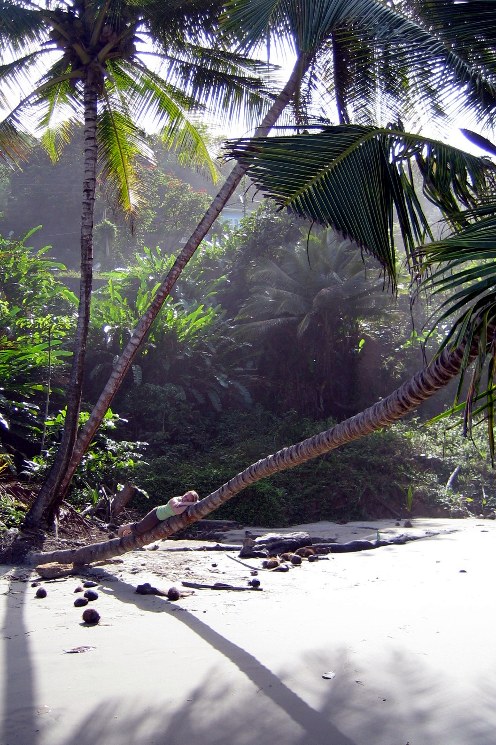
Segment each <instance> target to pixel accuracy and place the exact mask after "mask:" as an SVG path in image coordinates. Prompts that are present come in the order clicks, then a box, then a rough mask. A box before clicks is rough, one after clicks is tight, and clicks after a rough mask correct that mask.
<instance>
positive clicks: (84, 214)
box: [25, 79, 97, 527]
mask: <svg viewBox="0 0 496 745" xmlns="http://www.w3.org/2000/svg"><path fill="white" fill-rule="evenodd" d="M96 128H97V88H96V85H95V83H94V82H92V81H91V79H89V80H87V81H86V82H85V87H84V181H83V201H82V209H81V279H80V285H79V308H78V322H77V328H76V336H75V339H74V347H73V357H72V368H71V375H70V379H69V385H68V390H67V412H66V417H65V424H64V430H63V434H62V441H61V443H60V446H59V449H58V451H57V454H56V456H55V461H54V463H53V465H52V467H51V469H50V471H49V473H48V476H47V478H46V479H45V481H44V483H43V485H42V487H41V489H40V491H39V493H38V496H37V498H36V501H35V502H34V504H33V506H32V508H31V510H30V511H29V513H28V515H27V517H26V521H25V525H26V526H27V527H35V526H37V525H38V524H39V522H40V520H41V518H42V516H43V513H44V512H45V510H47V511H48V515H47V517H48V518H53V516H54V515H55V512H56V509H57V507H58V505H59V504H60V502H61V500H59V499H58V494H59V493H60V486H61V483H62V481H63V480H64V478H65V474H66V473H67V468H68V466H69V463H70V461H71V457H72V453H73V450H74V443H75V442H76V437H77V431H78V424H79V410H80V406H81V395H82V387H83V376H84V360H85V356H86V341H87V338H88V327H89V319H90V303H91V288H92V282H93V213H94V205H95V189H96V167H97V140H96Z"/></svg>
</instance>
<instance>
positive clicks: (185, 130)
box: [0, 0, 264, 522]
mask: <svg viewBox="0 0 496 745" xmlns="http://www.w3.org/2000/svg"><path fill="white" fill-rule="evenodd" d="M221 8H222V4H221V3H220V2H216V0H205V1H204V2H201V3H196V4H194V5H193V6H192V5H191V4H189V3H184V2H171V3H163V2H160V0H132V1H131V0H69V2H65V1H64V0H49V1H48V2H46V3H45V2H44V3H41V2H37V1H36V0H21V1H20V2H19V1H18V0H15V1H14V0H1V2H0V13H1V17H2V23H1V26H0V45H1V48H2V51H3V52H4V59H6V60H9V61H6V62H4V64H3V65H2V66H1V67H0V85H1V86H2V87H1V93H2V100H1V101H0V104H1V105H2V108H3V109H4V111H5V112H6V115H5V116H4V118H3V120H2V121H1V122H0V151H1V153H2V155H3V156H4V158H6V159H8V160H10V161H11V162H14V163H18V162H19V161H20V160H21V159H22V158H24V157H26V156H27V150H28V146H29V145H30V142H31V141H32V137H31V136H30V134H31V132H33V131H34V132H35V133H42V142H43V144H44V145H45V147H46V149H47V150H48V152H49V154H50V155H51V157H52V158H53V159H56V158H57V157H58V155H59V154H60V151H61V148H62V147H63V145H64V143H65V142H66V141H67V140H68V138H69V137H70V133H71V128H72V126H73V125H74V124H75V122H76V121H78V120H80V119H82V120H83V121H84V178H83V185H82V186H83V189H82V192H83V198H82V212H81V283H80V297H79V311H78V324H77V331H76V336H75V341H74V352H73V358H72V371H71V376H70V381H69V385H68V390H67V413H66V424H65V428H64V434H63V439H62V442H61V445H60V448H59V450H58V453H57V457H56V461H55V463H54V465H53V467H52V469H51V471H50V474H49V476H48V478H47V480H46V481H45V483H44V485H43V487H42V489H41V492H40V500H39V502H38V503H37V505H36V507H35V509H34V510H33V512H32V514H31V516H30V521H31V522H36V520H37V519H38V517H39V515H40V506H41V505H42V504H47V503H49V502H50V500H51V497H52V495H53V494H54V493H57V491H58V488H59V484H60V480H61V477H62V475H63V474H64V473H65V470H66V467H67V463H68V461H69V459H70V457H71V454H72V451H73V446H74V442H75V438H76V435H77V428H78V419H79V409H80V402H81V390H82V381H83V368H84V359H85V351H86V340H87V334H88V319H89V310H90V298H91V289H92V265H93V213H94V202H95V189H96V179H97V175H98V174H99V176H100V179H101V180H102V181H103V182H104V183H105V187H106V189H108V191H110V192H111V193H112V194H113V195H114V196H115V198H116V199H117V201H118V203H119V204H120V205H121V207H123V208H124V210H126V211H127V213H128V214H129V216H130V217H131V219H132V215H133V212H134V211H135V210H136V209H137V208H138V207H139V181H138V166H139V161H140V159H143V158H145V159H146V158H150V157H151V153H150V150H149V148H148V146H147V140H146V136H145V132H144V130H143V129H142V128H141V126H142V125H143V123H144V122H146V121H147V120H151V121H154V122H155V124H156V125H158V127H159V128H160V130H161V134H162V136H163V138H164V139H165V141H166V142H167V144H168V145H169V147H173V148H175V149H179V150H180V151H181V152H182V153H183V154H185V155H187V157H188V159H189V160H190V162H192V163H197V164H200V163H201V164H203V165H207V166H208V167H209V168H210V170H211V172H212V174H213V173H214V168H213V164H212V162H211V160H210V157H209V155H208V151H207V148H206V146H205V144H204V142H203V140H202V137H201V136H200V134H199V131H198V130H197V129H196V127H195V126H194V120H193V119H192V118H191V114H192V113H194V112H195V111H196V112H198V111H209V112H219V111H227V113H228V114H229V115H231V116H236V115H238V114H239V113H240V111H241V110H242V109H246V110H248V111H249V110H253V108H255V109H256V111H257V112H258V111H260V110H261V109H263V106H264V102H263V96H260V95H259V94H260V93H261V83H260V79H259V78H258V73H259V72H260V65H258V64H257V63H256V62H254V61H250V60H249V59H247V58H244V57H242V56H240V55H238V54H235V53H232V52H229V51H228V50H227V49H226V48H225V45H223V43H221V42H219V43H218V42H217V41H216V35H217V30H218V20H217V19H218V15H219V12H220V10H221ZM12 90H13V91H14V94H15V93H17V94H18V97H19V101H18V102H17V101H15V100H14V102H13V103H12V100H11V98H9V94H11V91H12ZM26 91H29V92H28V93H27V94H26ZM14 98H15V96H14Z"/></svg>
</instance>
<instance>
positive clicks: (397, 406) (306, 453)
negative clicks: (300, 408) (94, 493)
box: [31, 339, 479, 564]
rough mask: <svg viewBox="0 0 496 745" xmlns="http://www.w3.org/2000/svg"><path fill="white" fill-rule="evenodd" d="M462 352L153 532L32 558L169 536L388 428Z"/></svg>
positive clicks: (76, 559) (93, 557)
mask: <svg viewBox="0 0 496 745" xmlns="http://www.w3.org/2000/svg"><path fill="white" fill-rule="evenodd" d="M478 341H479V340H478V339H477V340H476V342H475V343H473V344H472V346H471V354H470V358H471V359H473V358H474V357H475V355H476V354H477V345H478ZM463 356H464V345H463V344H462V345H460V346H459V347H457V348H456V349H455V350H453V351H449V349H447V348H445V349H444V351H443V352H442V353H441V355H440V356H439V357H438V358H437V359H436V360H435V361H434V362H432V363H431V364H430V365H427V366H426V367H424V368H423V370H421V371H420V372H418V373H417V374H416V375H415V376H414V377H413V378H411V379H410V380H408V381H407V382H406V383H404V384H403V385H402V386H401V387H400V388H397V389H396V391H394V392H393V393H392V394H391V395H390V396H388V397H387V398H385V399H383V400H382V401H379V402H378V403H376V404H374V405H373V406H370V407H369V408H368V409H365V411H362V412H361V413H360V414H356V415H355V416H353V417H351V418H350V419H347V420H346V421H344V422H340V423H339V424H336V425H335V426H334V427H332V428H331V429H328V430H326V431H325V432H321V433H320V434H317V435H314V436H313V437H309V438H308V439H306V440H303V441H302V442H299V443H297V444H296V445H291V446H289V447H286V448H283V449H282V450H279V451H278V452H277V453H274V454H273V455H269V456H267V457H266V458H263V459H262V460H259V461H258V462H257V463H253V464H252V465H251V466H249V467H248V468H246V469H245V470H244V471H242V472H241V473H239V474H238V475H237V476H235V477H234V478H233V479H231V480H230V481H228V482H227V483H226V484H223V485H222V486H221V487H220V489H217V491H215V492H212V494H209V495H208V496H207V497H205V498H204V499H202V500H201V501H200V502H198V503H197V504H195V505H192V506H191V507H189V508H188V509H187V510H186V512H185V513H183V514H182V515H179V516H177V517H172V518H169V519H168V520H164V522H163V523H161V524H160V525H158V526H157V527H156V528H154V530H151V531H150V532H148V533H144V534H143V535H140V536H134V535H131V536H126V537H125V538H120V539H119V538H115V539H113V540H110V541H106V542H105V543H95V544H93V545H90V546H84V547H82V548H78V549H69V550H62V551H52V552H50V553H45V554H43V553H42V554H34V555H32V556H31V559H32V560H33V561H35V562H36V563H38V564H41V563H44V562H50V561H56V562H59V563H74V564H89V563H91V562H94V561H102V560H105V559H109V558H111V557H113V556H119V555H120V554H124V553H126V552H127V551H132V550H133V549H135V548H139V547H141V546H144V545H146V544H148V543H151V542H152V541H156V540H158V539H161V538H168V537H169V536H170V535H173V534H174V533H177V531H178V530H182V529H183V528H185V527H187V526H188V525H191V524H192V523H194V522H196V521H197V520H200V519H201V518H203V517H205V516H206V515H208V514H210V513H211V512H213V511H214V510H216V509H217V508H218V507H220V506H221V505H222V504H224V502H227V501H228V500H229V499H231V498H232V497H234V496H235V494H238V493H239V492H240V491H242V490H243V489H245V488H246V487H247V486H250V485H251V484H254V483H255V482H257V481H259V480H260V479H263V478H267V477H268V476H272V475H273V474H274V473H278V472H279V471H285V470H287V469H289V468H294V467H295V466H299V465H301V464H302V463H305V462H306V461H308V460H311V459H312V458H316V457H317V456H319V455H323V454H324V453H329V452H330V451H331V450H335V449H336V448H338V447H340V446H341V445H345V444H347V443H349V442H353V440H358V439H359V438H361V437H363V436H364V435H368V434H370V433H371V432H374V431H375V430H378V429H382V428H384V427H389V426H390V425H391V424H393V423H394V422H395V421H397V420H398V419H401V418H403V417H404V416H406V414H409V413H410V412H411V411H413V410H414V409H416V408H417V407H418V405H419V404H420V403H421V402H422V401H425V400H426V399H428V398H430V397H431V396H432V395H433V394H434V393H435V392H436V391H438V390H439V389H440V388H443V387H444V386H446V385H447V384H448V383H449V382H450V381H451V380H452V379H453V378H454V377H455V376H456V375H457V374H458V373H459V371H460V367H461V364H462V360H463Z"/></svg>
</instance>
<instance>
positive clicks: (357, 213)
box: [227, 125, 494, 285]
mask: <svg viewBox="0 0 496 745" xmlns="http://www.w3.org/2000/svg"><path fill="white" fill-rule="evenodd" d="M227 153H228V155H229V156H231V157H234V158H236V160H238V162H240V163H242V164H243V165H244V166H246V167H247V169H248V175H249V176H250V177H251V178H252V179H253V181H254V183H255V184H256V186H257V187H258V188H259V189H260V190H261V191H263V193H264V194H265V195H266V196H268V197H270V198H272V199H274V200H275V201H276V202H277V203H278V204H279V205H280V206H281V208H285V209H287V210H289V211H290V212H294V213H296V214H298V215H300V216H302V217H307V218H310V219H312V220H314V221H316V222H318V223H320V224H322V225H326V226H330V227H333V228H335V229H336V230H338V231H339V232H340V233H342V234H343V235H345V236H346V237H348V238H351V239H352V240H353V241H355V242H356V243H357V244H358V245H359V246H361V247H362V248H364V249H365V250H366V251H368V252H369V253H370V254H372V255H373V256H374V257H375V258H376V259H377V260H378V261H379V262H380V263H381V265H382V266H383V268H384V269H385V271H386V272H387V274H388V276H389V277H390V279H391V281H392V283H393V285H394V283H395V277H396V253H395V248H396V247H395V237H394V229H393V228H394V217H395V216H396V218H397V220H398V223H399V227H400V230H401V235H402V238H403V242H404V245H405V248H406V251H407V256H408V258H409V261H410V262H411V264H412V265H413V266H416V264H417V258H416V255H415V247H416V245H417V244H418V242H419V241H420V240H421V239H422V238H423V235H424V234H425V233H427V234H429V231H430V228H429V222H428V219H427V217H426V215H425V212H424V210H423V208H422V206H421V203H420V200H419V199H418V198H417V191H418V186H417V185H416V183H415V180H414V174H413V172H412V171H411V170H409V164H410V162H413V163H415V164H416V166H417V167H418V169H419V171H420V173H421V175H422V177H423V190H424V192H425V193H426V194H427V196H428V197H429V198H430V199H431V200H432V201H433V202H434V203H435V204H437V205H438V206H439V207H440V208H441V209H442V210H443V211H444V213H445V214H446V215H447V217H448V218H449V219H450V220H451V221H452V222H453V223H458V222H460V221H463V220H464V216H463V212H462V210H461V207H460V203H461V204H464V205H467V206H472V205H474V204H475V203H476V199H477V197H478V196H479V195H480V194H481V193H485V192H486V191H487V190H488V188H489V184H488V181H489V174H490V173H491V172H492V171H493V168H494V167H493V166H492V164H491V163H490V162H488V161H486V160H484V159H480V158H476V157H475V156H472V155H469V154H467V153H464V152H462V151H461V150H458V149H456V148H453V147H450V146H448V145H445V144H444V143H441V142H438V141H436V140H431V139H428V138H425V137H420V136H418V135H411V134H407V133H404V132H401V131H397V130H388V129H380V128H375V127H360V126H357V125H353V126H351V125H348V126H345V125H343V126H338V127H328V128H326V129H325V130H324V131H323V132H321V133H319V134H304V135H296V136H293V137H271V138H264V139H257V140H255V141H249V140H239V141H237V142H230V143H228V145H227Z"/></svg>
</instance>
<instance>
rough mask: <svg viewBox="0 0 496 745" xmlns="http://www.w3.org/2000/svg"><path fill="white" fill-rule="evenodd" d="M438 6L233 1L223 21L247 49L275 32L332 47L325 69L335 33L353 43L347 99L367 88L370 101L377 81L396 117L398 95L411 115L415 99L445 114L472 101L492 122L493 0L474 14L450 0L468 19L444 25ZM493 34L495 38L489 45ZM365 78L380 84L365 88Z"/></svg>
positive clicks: (366, 0)
mask: <svg viewBox="0 0 496 745" xmlns="http://www.w3.org/2000/svg"><path fill="white" fill-rule="evenodd" d="M441 5H443V3H439V2H436V3H432V2H428V0H426V1H425V3H424V6H425V7H424V9H422V3H414V2H408V3H404V6H405V12H404V13H401V12H400V9H401V4H399V3H396V4H395V7H394V8H393V7H389V6H388V5H386V4H385V3H382V2H380V1H379V0H353V1H352V2H349V1H346V0H306V1H302V0H231V2H228V4H227V13H226V19H227V20H226V25H227V27H228V28H234V27H238V28H239V29H241V30H242V32H243V34H244V46H243V48H253V47H256V46H257V45H260V44H262V43H264V41H265V39H267V37H268V35H270V34H275V35H276V36H277V37H278V38H284V39H285V40H286V42H287V43H292V44H293V46H294V48H295V50H296V51H299V52H306V53H307V54H310V55H314V54H318V55H321V54H323V55H326V54H327V56H328V62H327V70H328V73H329V72H330V70H331V69H334V67H335V65H334V62H335V61H332V62H329V50H330V46H329V43H330V39H331V36H332V37H333V41H334V43H337V44H338V46H339V49H340V50H343V49H344V48H346V47H347V46H348V47H349V49H350V65H349V66H347V68H346V77H347V78H348V82H349V85H348V86H347V87H346V88H345V86H344V84H343V86H341V90H342V91H343V92H344V91H345V92H346V98H348V99H349V100H350V101H351V100H354V101H355V102H358V101H360V97H359V95H358V94H359V93H361V94H362V96H363V94H364V93H365V94H366V97H365V98H364V99H363V100H364V102H365V106H367V105H368V102H370V101H371V96H372V95H373V92H374V87H375V89H376V91H377V90H380V91H381V100H382V102H383V104H385V105H386V106H387V108H390V109H391V112H392V115H393V116H394V106H395V105H397V104H398V103H399V102H400V101H401V102H402V111H405V107H407V112H409V113H410V114H412V113H414V108H413V104H415V106H417V107H418V106H419V105H422V102H423V101H425V102H427V101H428V102H429V107H427V106H425V107H423V108H424V111H425V113H427V112H430V114H431V115H440V114H442V113H443V112H444V111H445V110H447V111H449V112H451V114H452V115H454V114H455V112H459V111H460V110H464V109H466V108H467V107H470V108H471V110H472V112H473V113H474V115H475V116H476V118H477V119H478V120H479V121H480V122H481V123H484V124H486V125H487V126H492V125H493V123H494V112H495V110H496V77H495V73H496V59H495V54H494V45H493V43H492V36H491V32H489V33H487V32H485V31H484V25H485V24H487V26H488V27H490V26H493V27H494V26H495V25H496V6H495V5H494V4H493V3H485V4H484V5H485V8H484V12H481V13H480V15H479V14H478V13H476V14H475V15H474V17H473V18H472V12H470V13H468V12H466V8H467V6H466V4H465V5H464V4H461V5H460V4H458V3H456V0H453V1H452V2H447V3H445V4H444V5H446V7H447V8H449V7H456V6H457V5H458V8H457V10H458V11H459V10H460V8H461V7H462V6H463V8H464V10H463V11H462V12H464V13H465V19H464V21H463V22H462V21H461V20H460V23H458V25H457V27H456V29H451V30H449V31H448V32H446V28H448V29H449V28H450V21H449V9H448V10H446V12H445V18H446V19H448V20H447V21H446V22H445V24H443V22H441V20H439V22H436V21H433V20H432V19H431V18H430V16H429V13H430V7H431V6H434V7H436V8H438V7H439V6H441ZM473 5H474V3H472V2H471V3H470V8H472V6H473ZM476 5H478V3H476ZM424 10H425V12H424ZM412 11H413V12H412ZM461 17H462V16H461V14H460V18H461ZM488 38H489V39H490V42H491V43H490V44H487V45H486V46H485V40H486V39H488ZM481 39H482V41H481ZM330 65H331V67H330ZM342 68H343V65H341V66H340V69H341V71H342ZM327 78H328V79H329V78H330V76H329V74H328V75H327ZM367 80H369V81H370V82H371V83H372V81H374V82H375V85H374V86H370V85H369V86H368V87H367ZM334 82H335V81H334ZM378 82H379V83H380V85H379V88H377V87H376V86H377V83H378ZM334 89H336V86H334ZM338 90H339V89H338ZM358 121H361V122H364V119H363V118H362V119H359V120H358ZM365 121H366V123H368V122H370V121H371V120H370V118H368V119H366V120H365ZM386 121H387V120H386Z"/></svg>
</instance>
